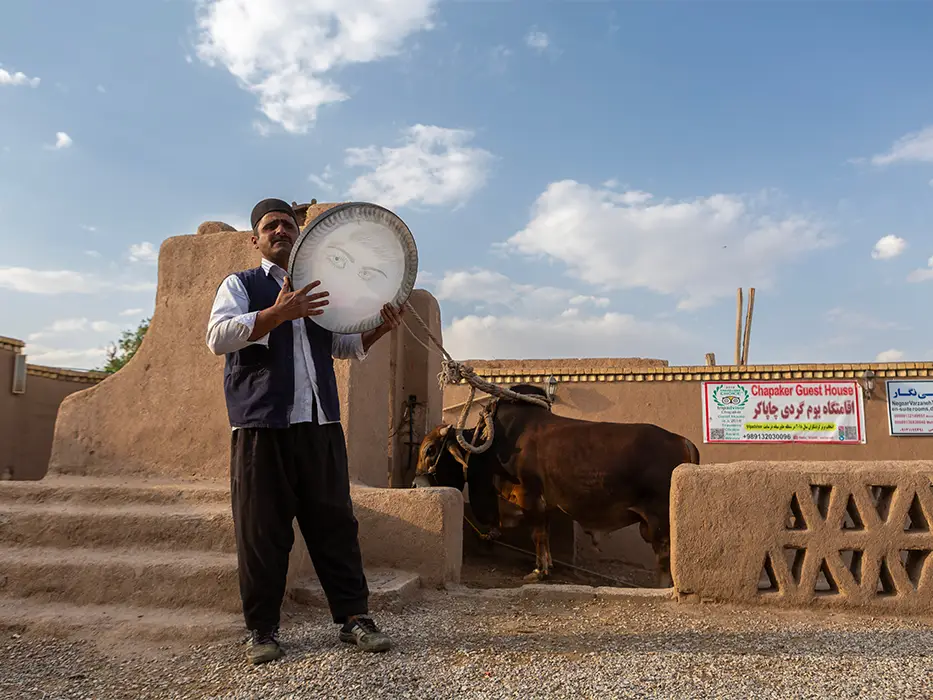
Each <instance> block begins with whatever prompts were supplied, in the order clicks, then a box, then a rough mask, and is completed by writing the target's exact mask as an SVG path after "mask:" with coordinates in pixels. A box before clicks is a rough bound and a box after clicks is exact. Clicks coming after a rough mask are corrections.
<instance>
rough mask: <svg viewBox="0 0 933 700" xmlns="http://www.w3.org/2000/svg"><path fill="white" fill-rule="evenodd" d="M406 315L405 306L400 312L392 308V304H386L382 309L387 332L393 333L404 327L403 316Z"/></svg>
mask: <svg viewBox="0 0 933 700" xmlns="http://www.w3.org/2000/svg"><path fill="white" fill-rule="evenodd" d="M403 313H405V307H404V306H403V307H402V308H400V309H399V310H398V311H396V310H395V309H393V308H392V305H391V304H386V305H385V306H383V307H382V320H383V322H384V323H383V326H384V327H385V329H386V331H387V332H388V331H392V330H395V329H396V328H398V327H399V326H400V325H402V314H403Z"/></svg>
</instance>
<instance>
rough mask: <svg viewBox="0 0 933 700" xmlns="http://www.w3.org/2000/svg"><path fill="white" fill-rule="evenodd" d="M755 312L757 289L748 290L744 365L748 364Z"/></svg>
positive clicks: (743, 348)
mask: <svg viewBox="0 0 933 700" xmlns="http://www.w3.org/2000/svg"><path fill="white" fill-rule="evenodd" d="M754 310H755V288H754V287H752V288H751V289H749V290H748V312H747V313H746V315H745V342H744V343H743V344H742V364H743V365H747V364H748V341H749V339H750V338H751V336H752V313H753V312H754Z"/></svg>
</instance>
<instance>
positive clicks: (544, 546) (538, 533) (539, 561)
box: [525, 513, 554, 581]
mask: <svg viewBox="0 0 933 700" xmlns="http://www.w3.org/2000/svg"><path fill="white" fill-rule="evenodd" d="M531 524H532V530H531V537H532V539H533V540H534V543H535V570H534V571H532V572H531V573H530V574H528V575H527V576H526V577H525V580H526V581H543V580H545V579H546V578H548V577H549V576H550V575H551V569H552V568H553V566H554V562H553V560H552V559H551V544H550V538H549V532H548V531H549V527H548V525H549V523H548V518H547V513H535V514H534V517H533V519H532V520H531Z"/></svg>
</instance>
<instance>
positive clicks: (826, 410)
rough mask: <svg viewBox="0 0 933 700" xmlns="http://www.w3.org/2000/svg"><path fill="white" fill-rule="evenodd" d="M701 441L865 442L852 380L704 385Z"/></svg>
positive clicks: (862, 416)
mask: <svg viewBox="0 0 933 700" xmlns="http://www.w3.org/2000/svg"><path fill="white" fill-rule="evenodd" d="M703 429H704V434H703V442H706V443H769V442H770V443H773V442H806V443H837V444H841V445H853V444H856V445H857V444H863V443H864V442H865V409H864V404H863V403H862V388H861V385H860V384H859V383H858V381H856V380H854V379H846V380H838V379H821V380H813V381H801V382H793V381H791V382H787V381H740V382H703Z"/></svg>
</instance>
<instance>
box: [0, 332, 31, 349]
mask: <svg viewBox="0 0 933 700" xmlns="http://www.w3.org/2000/svg"><path fill="white" fill-rule="evenodd" d="M24 347H26V343H24V342H23V341H22V340H17V339H16V338H7V337H6V336H5V335H0V348H3V349H4V350H12V351H13V352H15V353H18V352H19V351H20V349H21V348H24Z"/></svg>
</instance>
